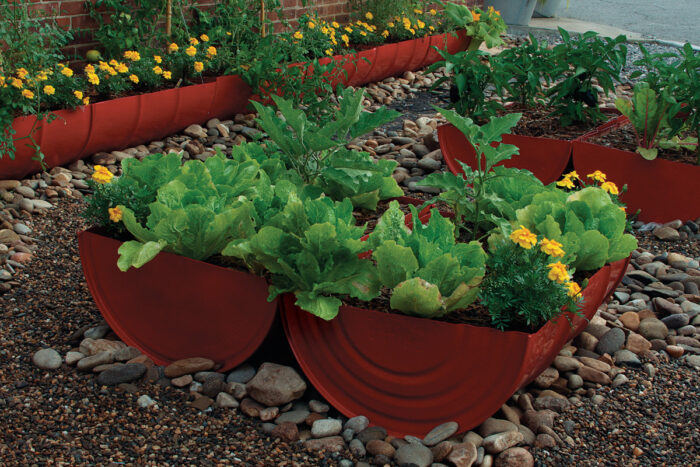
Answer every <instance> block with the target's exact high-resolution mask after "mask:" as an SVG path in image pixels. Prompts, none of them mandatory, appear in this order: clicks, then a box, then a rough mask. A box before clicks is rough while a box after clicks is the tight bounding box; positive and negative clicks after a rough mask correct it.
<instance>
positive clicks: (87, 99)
mask: <svg viewBox="0 0 700 467" xmlns="http://www.w3.org/2000/svg"><path fill="white" fill-rule="evenodd" d="M89 103H90V98H89V97H86V98H84V99H83V105H88V104H89Z"/></svg>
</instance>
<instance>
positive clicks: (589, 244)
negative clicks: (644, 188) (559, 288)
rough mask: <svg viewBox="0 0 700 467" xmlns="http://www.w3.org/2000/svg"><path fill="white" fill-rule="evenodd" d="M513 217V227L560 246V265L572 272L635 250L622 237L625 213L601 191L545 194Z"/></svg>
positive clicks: (630, 241)
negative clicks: (517, 225) (562, 252)
mask: <svg viewBox="0 0 700 467" xmlns="http://www.w3.org/2000/svg"><path fill="white" fill-rule="evenodd" d="M516 217H517V221H516V223H517V224H519V225H523V226H524V227H526V228H528V229H531V230H532V231H533V232H535V233H536V234H538V235H544V236H545V237H547V238H548V239H551V240H556V241H558V242H560V243H561V244H562V245H563V249H564V251H565V252H566V256H564V259H563V260H562V261H563V262H565V263H567V264H571V265H572V267H573V268H574V269H576V270H582V271H588V270H594V269H598V268H600V267H602V266H603V265H605V264H606V263H609V262H612V261H617V260H618V259H622V258H625V257H627V256H628V255H629V254H630V252H631V251H632V250H634V249H635V248H637V240H636V239H635V238H634V237H633V236H632V235H630V234H626V233H624V232H625V225H626V218H625V212H624V211H623V210H622V209H620V207H619V206H617V205H615V203H613V201H612V199H611V198H610V196H609V195H608V194H607V193H606V192H605V190H604V189H602V188H598V187H593V186H589V187H586V188H583V189H582V190H580V191H575V192H572V193H570V194H567V193H566V192H563V191H561V190H556V189H550V190H546V191H544V192H542V193H538V194H536V195H534V196H533V198H532V203H531V204H530V205H528V206H526V207H524V208H522V209H518V210H517V216H516ZM490 240H491V239H490Z"/></svg>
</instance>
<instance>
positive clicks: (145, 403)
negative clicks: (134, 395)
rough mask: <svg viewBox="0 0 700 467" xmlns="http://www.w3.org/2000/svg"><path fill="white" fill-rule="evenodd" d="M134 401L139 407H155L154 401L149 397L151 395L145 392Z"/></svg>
mask: <svg viewBox="0 0 700 467" xmlns="http://www.w3.org/2000/svg"><path fill="white" fill-rule="evenodd" d="M136 403H137V404H138V405H139V407H141V408H144V409H145V408H148V407H152V406H156V407H157V404H156V401H154V400H153V399H151V397H150V396H148V395H146V394H144V395H143V396H140V397H139V398H138V399H137V400H136Z"/></svg>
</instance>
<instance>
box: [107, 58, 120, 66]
mask: <svg viewBox="0 0 700 467" xmlns="http://www.w3.org/2000/svg"><path fill="white" fill-rule="evenodd" d="M109 64H110V65H111V66H117V65H119V62H118V61H116V60H115V59H112V60H110V61H109Z"/></svg>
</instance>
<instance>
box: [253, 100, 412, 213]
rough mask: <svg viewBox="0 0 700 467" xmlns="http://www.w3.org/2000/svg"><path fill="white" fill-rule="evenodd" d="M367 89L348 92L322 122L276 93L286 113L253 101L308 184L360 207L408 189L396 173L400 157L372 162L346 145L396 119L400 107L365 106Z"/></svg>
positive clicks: (289, 163) (287, 160)
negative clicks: (366, 108) (369, 108)
mask: <svg viewBox="0 0 700 467" xmlns="http://www.w3.org/2000/svg"><path fill="white" fill-rule="evenodd" d="M363 96H364V91H362V90H360V91H356V92H352V91H350V90H346V91H345V92H343V95H342V98H341V100H340V107H339V108H338V109H336V110H335V112H334V114H333V118H332V119H331V120H330V121H328V122H326V123H325V124H323V125H320V124H317V123H315V122H313V121H312V120H310V119H309V118H308V117H307V115H306V114H305V112H304V111H303V110H300V109H296V108H294V106H293V103H292V101H290V100H287V99H283V98H280V97H277V96H273V97H272V98H273V100H274V101H275V103H276V104H277V107H278V109H279V111H280V113H281V116H277V115H276V113H275V110H274V109H273V108H272V107H267V106H264V105H262V104H260V103H257V102H253V105H254V106H255V108H256V110H257V111H258V113H259V115H260V116H259V118H258V120H257V121H258V123H259V124H260V126H261V128H262V129H263V130H264V131H265V132H266V133H267V135H268V136H269V137H270V138H271V139H272V141H274V143H275V144H276V145H277V147H278V148H279V150H280V151H281V153H282V154H283V155H284V157H283V160H284V162H285V164H286V165H287V167H289V168H290V169H292V170H294V171H295V172H296V173H298V174H299V177H301V180H302V181H303V182H304V183H307V184H311V185H317V186H319V187H321V188H322V189H323V190H324V191H325V192H326V194H327V195H329V196H331V197H332V198H333V199H335V200H338V201H340V200H343V199H345V198H350V200H351V201H352V203H353V205H355V206H356V207H364V208H367V209H370V210H373V209H375V208H376V205H377V202H378V201H379V200H381V199H386V198H391V197H394V196H400V195H402V194H403V190H401V188H400V187H399V186H398V184H397V183H396V181H395V180H394V179H393V177H392V176H391V174H392V172H393V170H394V168H396V166H397V163H396V162H395V161H389V160H381V161H376V162H375V161H373V160H372V159H371V157H370V156H369V155H368V154H366V153H360V152H354V151H349V150H347V149H346V148H345V144H346V141H347V140H348V139H349V138H355V137H357V136H360V135H362V134H365V133H367V132H369V131H372V130H373V129H375V128H376V127H378V126H380V125H382V124H384V123H386V122H388V121H391V120H393V119H394V118H395V117H396V116H398V115H399V114H398V112H396V111H393V110H388V109H386V108H381V109H379V110H377V111H376V112H374V113H368V112H363V111H362V100H363Z"/></svg>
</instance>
